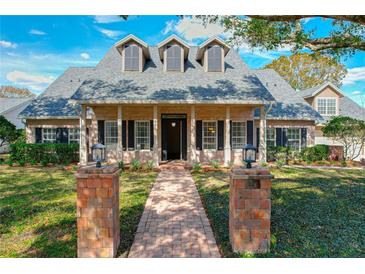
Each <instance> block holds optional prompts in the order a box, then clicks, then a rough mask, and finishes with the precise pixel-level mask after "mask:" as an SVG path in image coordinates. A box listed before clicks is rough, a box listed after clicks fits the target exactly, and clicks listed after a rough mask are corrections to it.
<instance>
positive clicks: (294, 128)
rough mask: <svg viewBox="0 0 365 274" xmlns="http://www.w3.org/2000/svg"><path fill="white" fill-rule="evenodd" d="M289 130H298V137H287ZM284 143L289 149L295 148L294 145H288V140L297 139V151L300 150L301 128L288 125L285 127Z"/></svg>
mask: <svg viewBox="0 0 365 274" xmlns="http://www.w3.org/2000/svg"><path fill="white" fill-rule="evenodd" d="M289 130H298V132H299V133H298V139H296V138H289ZM286 139H287V140H286V143H287V147H289V148H291V149H295V148H294V147H291V146H290V145H289V141H298V151H300V150H301V147H302V137H301V130H300V128H297V127H289V128H287V129H286Z"/></svg>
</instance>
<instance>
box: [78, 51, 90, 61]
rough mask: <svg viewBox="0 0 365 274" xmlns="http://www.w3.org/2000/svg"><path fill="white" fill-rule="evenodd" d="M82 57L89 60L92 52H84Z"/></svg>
mask: <svg viewBox="0 0 365 274" xmlns="http://www.w3.org/2000/svg"><path fill="white" fill-rule="evenodd" d="M80 56H81V58H83V59H85V60H88V59H90V54H88V53H87V52H83V53H81V54H80Z"/></svg>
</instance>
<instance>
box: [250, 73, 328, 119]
mask: <svg viewBox="0 0 365 274" xmlns="http://www.w3.org/2000/svg"><path fill="white" fill-rule="evenodd" d="M254 72H255V74H256V75H257V77H258V78H259V79H260V81H261V82H262V83H263V84H264V85H265V86H266V88H267V89H268V90H269V92H270V93H271V94H272V95H273V97H274V98H275V101H276V102H275V103H274V104H273V105H272V108H271V110H270V111H269V113H268V115H267V118H268V119H278V120H279V119H280V120H315V121H321V120H322V117H321V115H319V113H318V112H317V111H315V110H314V109H313V108H312V107H311V106H310V105H308V103H307V102H306V101H305V100H304V99H303V98H302V97H301V96H300V95H299V94H298V92H296V91H295V90H294V89H293V88H292V87H291V86H290V85H289V84H288V83H287V82H286V81H285V80H284V79H283V78H282V77H281V76H280V75H279V74H278V73H276V72H275V71H274V70H273V69H263V70H254ZM267 108H268V107H267Z"/></svg>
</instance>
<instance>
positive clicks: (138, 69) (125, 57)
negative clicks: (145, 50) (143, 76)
mask: <svg viewBox="0 0 365 274" xmlns="http://www.w3.org/2000/svg"><path fill="white" fill-rule="evenodd" d="M130 46H133V47H137V49H138V57H137V59H138V60H137V63H138V68H137V69H130V68H129V69H128V68H126V59H127V58H129V59H135V58H134V57H127V55H126V49H127V47H130ZM140 55H141V49H140V47H139V46H138V45H137V44H133V43H131V44H128V45H125V46H124V71H140V66H141V64H140V59H141V56H140Z"/></svg>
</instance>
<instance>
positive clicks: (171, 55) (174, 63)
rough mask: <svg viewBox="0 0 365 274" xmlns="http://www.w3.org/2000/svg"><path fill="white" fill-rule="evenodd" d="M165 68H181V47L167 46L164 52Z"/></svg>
mask: <svg viewBox="0 0 365 274" xmlns="http://www.w3.org/2000/svg"><path fill="white" fill-rule="evenodd" d="M166 69H167V70H168V71H180V70H181V47H180V46H178V45H174V46H168V47H167V52H166Z"/></svg>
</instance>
